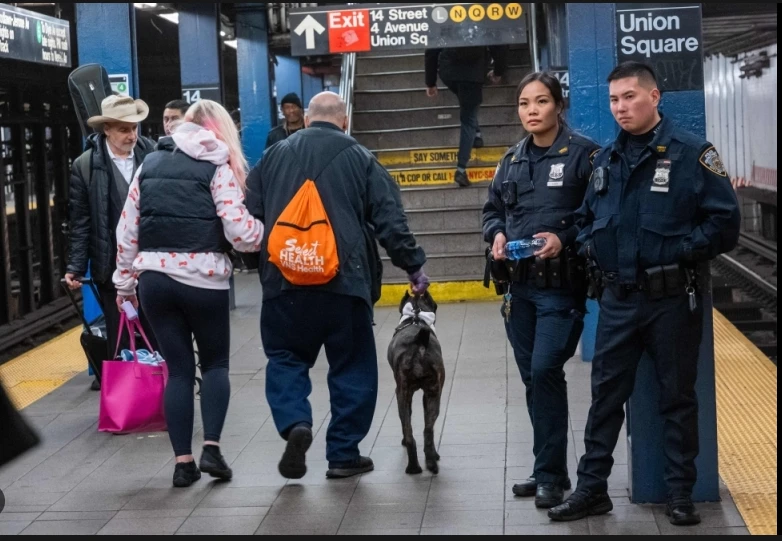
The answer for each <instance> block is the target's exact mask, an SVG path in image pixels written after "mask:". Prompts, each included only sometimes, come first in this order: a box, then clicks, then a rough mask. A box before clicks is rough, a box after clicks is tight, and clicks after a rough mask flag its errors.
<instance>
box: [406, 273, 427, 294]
mask: <svg viewBox="0 0 782 541" xmlns="http://www.w3.org/2000/svg"><path fill="white" fill-rule="evenodd" d="M408 278H409V279H410V285H411V286H412V288H413V293H414V294H416V295H423V294H424V293H426V290H427V289H429V277H428V276H427V275H426V274H425V273H424V270H423V269H421V270H419V271H418V272H416V273H415V274H410V275H408Z"/></svg>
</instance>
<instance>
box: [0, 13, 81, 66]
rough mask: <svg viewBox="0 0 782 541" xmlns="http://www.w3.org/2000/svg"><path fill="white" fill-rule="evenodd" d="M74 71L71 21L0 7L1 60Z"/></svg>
mask: <svg viewBox="0 0 782 541" xmlns="http://www.w3.org/2000/svg"><path fill="white" fill-rule="evenodd" d="M3 58H10V59H13V60H23V61H27V62H36V63H38V64H48V65H51V66H61V67H66V68H69V67H71V25H70V23H69V22H68V21H64V20H62V19H55V18H54V17H47V16H46V15H40V14H38V13H35V12H33V11H28V10H26V9H21V8H16V7H13V6H9V5H8V4H0V59H3Z"/></svg>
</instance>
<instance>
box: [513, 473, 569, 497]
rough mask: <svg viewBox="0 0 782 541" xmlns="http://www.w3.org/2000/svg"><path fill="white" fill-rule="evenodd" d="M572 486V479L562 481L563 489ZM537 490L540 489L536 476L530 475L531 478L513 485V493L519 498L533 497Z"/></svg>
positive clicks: (566, 489)
mask: <svg viewBox="0 0 782 541" xmlns="http://www.w3.org/2000/svg"><path fill="white" fill-rule="evenodd" d="M571 488H573V485H572V484H571V483H570V479H565V482H564V483H562V490H564V491H565V492H567V491H568V490H570V489H571ZM537 491H538V482H537V481H536V480H535V478H534V477H530V478H529V479H525V480H524V481H522V482H521V483H518V484H516V485H513V495H514V496H518V497H519V498H532V497H533V496H535V494H536V493H537Z"/></svg>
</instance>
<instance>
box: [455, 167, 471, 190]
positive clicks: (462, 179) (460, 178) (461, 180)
mask: <svg viewBox="0 0 782 541" xmlns="http://www.w3.org/2000/svg"><path fill="white" fill-rule="evenodd" d="M453 180H454V182H456V184H458V185H459V186H460V187H462V188H466V187H467V186H469V185H470V179H469V178H468V177H467V171H460V170H459V169H457V170H456V174H455V175H454V177H453Z"/></svg>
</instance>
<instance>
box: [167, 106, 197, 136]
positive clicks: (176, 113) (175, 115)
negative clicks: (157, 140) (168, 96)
mask: <svg viewBox="0 0 782 541" xmlns="http://www.w3.org/2000/svg"><path fill="white" fill-rule="evenodd" d="M189 108H190V104H189V103H187V102H186V101H185V100H174V101H170V102H168V103H167V104H166V108H165V110H164V111H163V130H164V131H165V133H166V135H171V134H172V133H174V127H173V126H172V124H173V123H174V122H176V121H179V122H182V121H183V120H184V118H185V113H187V110H188V109H189Z"/></svg>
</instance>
